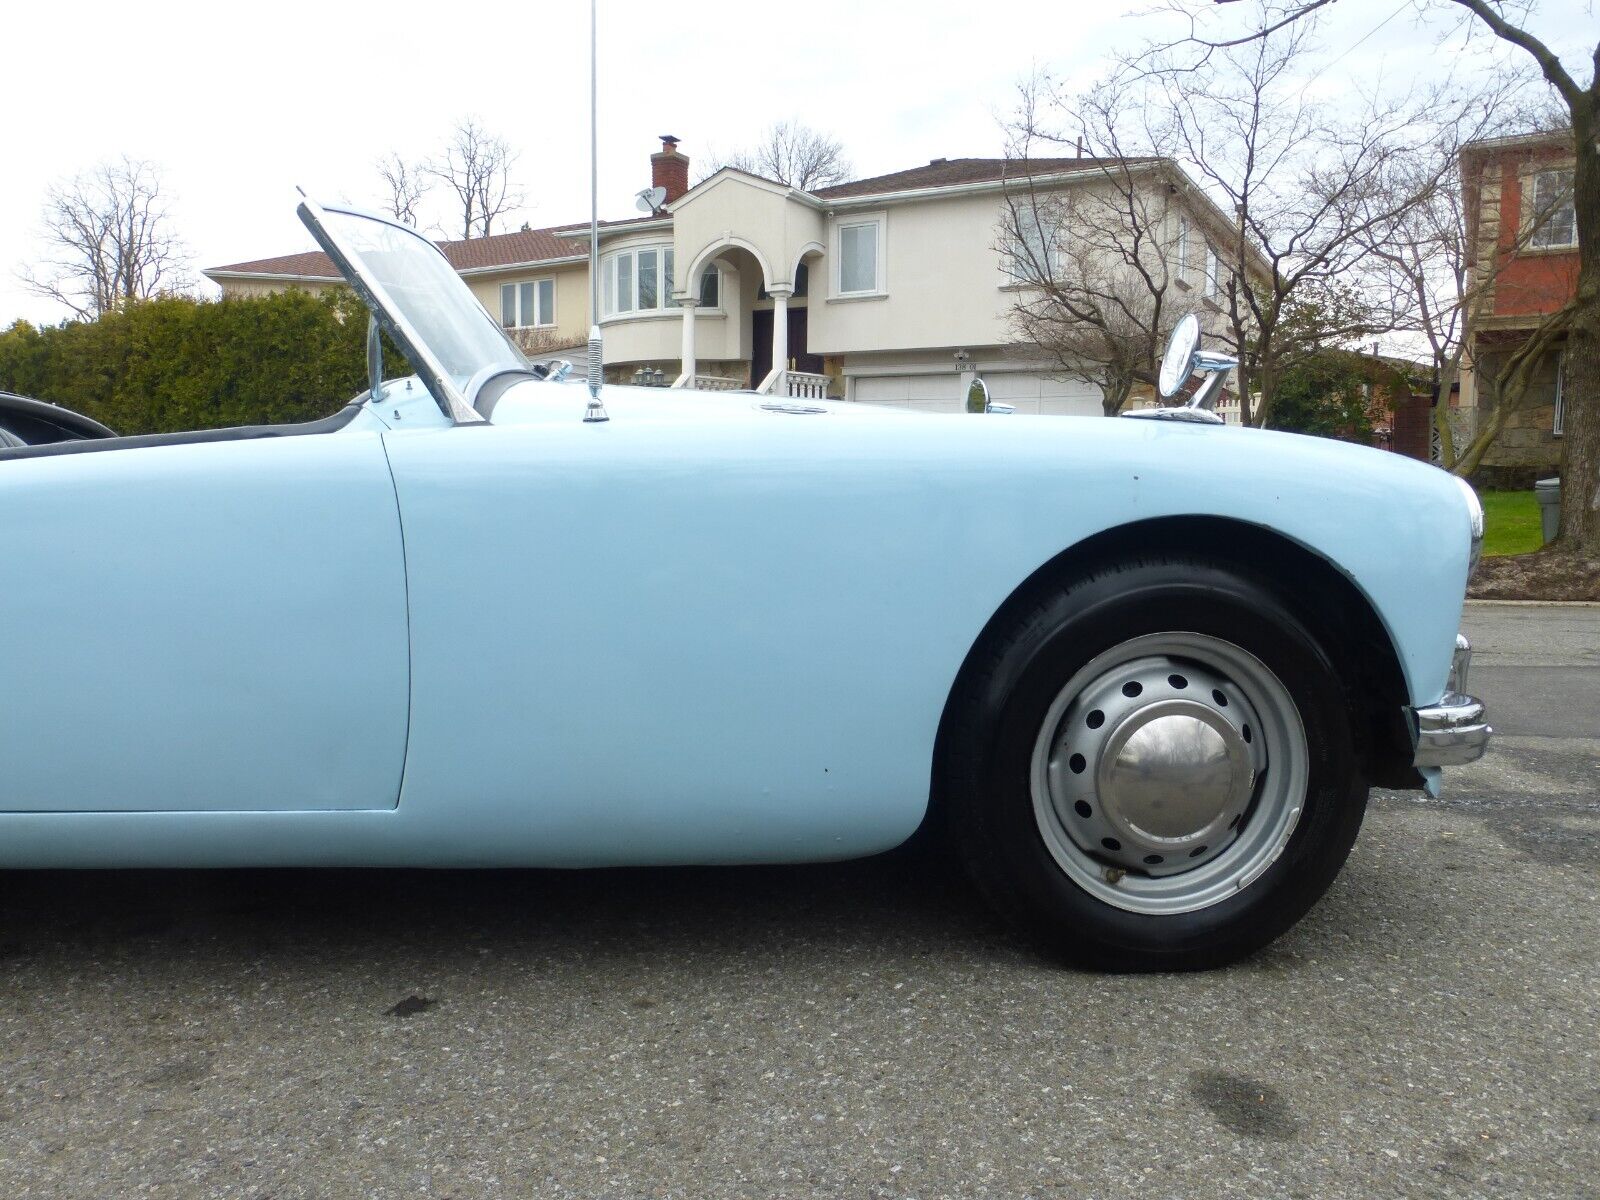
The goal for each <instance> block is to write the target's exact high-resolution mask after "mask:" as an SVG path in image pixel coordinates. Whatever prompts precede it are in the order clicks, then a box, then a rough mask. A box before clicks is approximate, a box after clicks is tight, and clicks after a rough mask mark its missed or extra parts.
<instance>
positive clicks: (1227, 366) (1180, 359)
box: [1122, 313, 1239, 425]
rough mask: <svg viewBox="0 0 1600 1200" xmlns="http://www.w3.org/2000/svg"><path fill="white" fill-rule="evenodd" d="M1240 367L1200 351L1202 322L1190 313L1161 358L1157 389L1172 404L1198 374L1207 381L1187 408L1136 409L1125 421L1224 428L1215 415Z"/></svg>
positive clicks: (1236, 362) (1222, 356) (1229, 358)
mask: <svg viewBox="0 0 1600 1200" xmlns="http://www.w3.org/2000/svg"><path fill="white" fill-rule="evenodd" d="M1238 365H1239V360H1238V359H1237V358H1234V357H1233V356H1232V355H1230V354H1216V353H1214V352H1211V351H1207V350H1202V349H1200V319H1199V318H1198V317H1196V316H1195V315H1194V314H1193V313H1186V314H1185V315H1184V317H1183V319H1182V320H1180V321H1179V322H1178V325H1177V328H1175V329H1174V330H1173V331H1172V337H1171V338H1169V339H1168V341H1167V352H1166V353H1165V354H1163V355H1162V356H1161V370H1160V372H1159V373H1158V375H1157V377H1156V386H1157V389H1158V390H1159V391H1160V392H1161V397H1162V399H1164V400H1171V399H1173V398H1174V397H1176V396H1178V395H1180V394H1181V393H1182V392H1183V385H1184V384H1186V383H1188V382H1189V377H1190V376H1191V375H1193V374H1194V373H1195V372H1196V371H1199V372H1202V373H1203V374H1204V375H1205V376H1206V380H1205V382H1204V383H1202V384H1201V385H1200V386H1199V387H1197V388H1196V389H1195V391H1194V395H1192V396H1190V397H1189V402H1188V403H1187V404H1169V405H1166V406H1164V407H1161V408H1136V409H1132V410H1130V411H1128V412H1125V413H1123V414H1122V415H1123V416H1125V417H1143V418H1145V419H1146V420H1155V421H1192V422H1195V423H1197V424H1202V425H1221V424H1222V423H1223V421H1222V418H1221V417H1219V416H1217V414H1216V413H1214V412H1212V411H1211V407H1212V405H1214V404H1215V403H1216V402H1217V397H1218V396H1220V395H1221V394H1222V387H1223V384H1224V383H1226V382H1227V379H1228V372H1229V371H1231V370H1233V368H1234V367H1237V366H1238Z"/></svg>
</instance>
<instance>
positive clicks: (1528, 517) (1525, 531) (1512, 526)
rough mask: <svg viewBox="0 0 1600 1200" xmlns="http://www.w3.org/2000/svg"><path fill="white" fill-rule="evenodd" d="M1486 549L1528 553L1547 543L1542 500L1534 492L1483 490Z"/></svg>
mask: <svg viewBox="0 0 1600 1200" xmlns="http://www.w3.org/2000/svg"><path fill="white" fill-rule="evenodd" d="M1479 499H1481V500H1482V501H1483V521H1484V530H1483V553H1484V554H1485V556H1493V555H1498V554H1526V553H1528V552H1529V551H1530V550H1537V549H1538V548H1539V547H1540V546H1542V545H1544V535H1543V533H1541V532H1540V529H1539V502H1538V501H1537V500H1536V499H1534V496H1533V493H1532V492H1481V493H1479Z"/></svg>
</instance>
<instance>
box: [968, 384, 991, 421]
mask: <svg viewBox="0 0 1600 1200" xmlns="http://www.w3.org/2000/svg"><path fill="white" fill-rule="evenodd" d="M967 411H968V412H969V413H981V412H988V411H989V385H988V384H987V383H985V382H984V381H983V380H982V379H980V378H978V376H976V375H974V376H973V377H972V382H971V383H969V384H968V385H967Z"/></svg>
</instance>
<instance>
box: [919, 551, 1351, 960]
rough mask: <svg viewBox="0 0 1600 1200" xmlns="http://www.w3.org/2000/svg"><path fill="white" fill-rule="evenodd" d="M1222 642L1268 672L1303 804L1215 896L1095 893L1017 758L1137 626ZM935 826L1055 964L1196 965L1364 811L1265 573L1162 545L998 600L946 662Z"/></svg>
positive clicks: (1301, 905) (1306, 661) (1247, 925)
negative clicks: (1062, 698) (1269, 846)
mask: <svg viewBox="0 0 1600 1200" xmlns="http://www.w3.org/2000/svg"><path fill="white" fill-rule="evenodd" d="M1180 630H1181V631H1186V632H1189V633H1196V634H1202V635H1207V636H1209V637H1212V638H1218V639H1222V640H1224V641H1226V642H1230V643H1232V644H1233V645H1236V646H1238V647H1240V648H1242V649H1244V650H1246V651H1248V652H1249V653H1250V654H1251V655H1254V656H1255V658H1256V659H1258V660H1260V662H1261V663H1262V664H1265V665H1266V666H1267V667H1268V668H1269V669H1270V670H1271V672H1272V673H1273V674H1274V675H1276V676H1277V679H1278V680H1279V681H1280V682H1281V683H1282V685H1283V687H1284V688H1285V689H1286V690H1287V692H1288V693H1289V696H1290V697H1291V698H1292V700H1293V703H1294V706H1295V707H1296V708H1297V709H1298V712H1299V716H1300V720H1301V724H1302V726H1303V729H1304V732H1305V744H1306V749H1307V756H1308V762H1307V768H1308V769H1307V772H1306V779H1307V785H1306V794H1305V796H1304V800H1303V808H1302V810H1301V814H1300V817H1299V820H1298V824H1296V825H1295V826H1294V831H1293V833H1292V834H1291V835H1289V840H1288V841H1287V843H1285V844H1284V845H1283V848H1282V852H1281V853H1280V854H1279V856H1278V858H1277V860H1276V861H1275V862H1274V863H1273V864H1272V865H1271V866H1270V867H1267V868H1266V869H1265V870H1264V871H1263V873H1261V874H1260V875H1259V876H1258V877H1257V878H1255V879H1254V880H1253V881H1251V882H1249V883H1248V884H1247V885H1245V886H1243V887H1242V888H1241V889H1240V890H1238V891H1236V892H1234V893H1233V894H1232V895H1230V896H1228V897H1227V898H1226V899H1222V900H1219V901H1217V902H1215V903H1212V904H1210V905H1209V906H1207V907H1202V908H1198V909H1196V910H1194V911H1189V912H1182V913H1176V914H1163V915H1149V914H1146V913H1139V912H1132V911H1128V910H1126V909H1124V908H1119V907H1116V906H1115V905H1113V904H1110V903H1107V902H1106V901H1104V900H1102V899H1099V898H1097V897H1096V896H1094V895H1092V894H1091V893H1090V892H1089V891H1088V890H1086V889H1085V888H1084V887H1082V886H1080V885H1079V884H1078V883H1077V882H1075V881H1074V880H1073V879H1072V878H1071V877H1070V876H1069V875H1068V874H1067V873H1066V872H1065V871H1064V870H1063V869H1062V868H1061V866H1060V865H1058V863H1057V861H1056V859H1055V858H1053V857H1052V855H1051V852H1050V850H1049V849H1048V847H1047V846H1046V843H1045V840H1044V836H1043V834H1042V833H1041V830H1040V826H1039V822H1038V820H1037V819H1036V817H1035V811H1034V803H1033V795H1032V787H1031V783H1030V779H1031V767H1030V764H1031V762H1032V758H1033V752H1034V743H1035V740H1036V739H1037V738H1038V737H1039V731H1040V729H1041V727H1042V723H1043V722H1044V720H1045V719H1046V716H1047V712H1048V710H1049V707H1050V705H1051V704H1052V702H1053V701H1054V700H1055V698H1056V696H1057V695H1058V694H1059V693H1060V691H1061V689H1062V688H1063V687H1064V686H1065V685H1066V684H1067V683H1068V681H1069V680H1070V679H1071V678H1072V677H1073V675H1074V674H1075V673H1076V672H1078V671H1079V670H1080V669H1081V668H1083V667H1084V665H1085V664H1087V663H1089V662H1090V661H1091V660H1093V659H1094V658H1095V657H1096V656H1097V655H1099V654H1101V653H1102V652H1104V651H1107V650H1110V649H1112V648H1113V647H1116V646H1118V645H1120V644H1121V643H1123V642H1126V641H1128V640H1129V639H1132V638H1134V637H1138V636H1140V635H1144V634H1160V633H1169V632H1173V631H1180ZM939 781H940V785H941V790H942V797H941V800H942V806H943V815H944V817H945V821H946V828H947V832H948V833H949V835H950V836H951V838H952V840H953V843H954V845H955V847H956V849H957V852H958V853H959V854H960V856H961V857H962V859H963V860H964V861H965V864H966V866H967V869H968V871H969V872H970V873H971V875H972V877H973V879H974V880H975V882H976V883H977V886H978V888H979V890H980V891H981V892H982V893H983V894H984V895H985V896H986V897H987V899H988V900H989V901H990V903H991V904H992V905H993V906H994V907H995V908H996V909H997V910H998V911H999V912H1000V913H1001V915H1002V916H1003V917H1005V918H1007V919H1008V920H1010V921H1011V922H1012V923H1014V924H1015V925H1016V926H1018V927H1019V928H1021V929H1022V930H1023V931H1025V932H1026V933H1027V934H1029V935H1030V936H1032V937H1033V938H1035V939H1037V940H1038V941H1040V942H1041V943H1042V944H1043V945H1044V946H1045V947H1046V948H1047V949H1048V950H1050V951H1051V952H1053V953H1055V954H1057V955H1059V956H1060V957H1062V958H1064V959H1066V960H1067V961H1069V962H1072V963H1075V964H1078V965H1082V966H1087V967H1092V968H1095V969H1100V970H1112V971H1174V970H1200V969H1206V968H1211V967H1217V966H1221V965H1223V964H1226V963H1230V962H1233V961H1235V960H1237V959H1239V958H1241V957H1243V956H1245V955H1248V954H1250V953H1252V952H1254V951H1256V950H1258V949H1259V948H1261V947H1262V946H1264V945H1266V944H1267V943H1269V942H1271V941H1272V940H1273V939H1274V938H1276V937H1278V936H1279V935H1280V934H1281V933H1283V932H1284V931H1285V930H1286V929H1288V928H1289V927H1290V926H1292V925H1293V924H1294V923H1295V922H1296V921H1298V920H1299V919H1300V918H1301V917H1302V916H1303V915H1305V913H1306V912H1307V911H1308V910H1309V909H1310V908H1311V906H1312V905H1313V904H1315V903H1316V901H1317V900H1318V899H1319V898H1320V897H1321V896H1322V895H1323V893H1324V892H1325V891H1326V890H1327V889H1328V887H1329V886H1330V885H1331V884H1332V882H1333V880H1334V877H1335V876H1336V875H1337V874H1338V872H1339V869H1340V868H1341V867H1342V866H1343V865H1344V861H1345V859H1346V857H1347V856H1348V854H1349V852H1350V848H1351V846H1352V845H1353V843H1354V842H1355V838H1356V834H1357V832H1358V831H1359V829H1360V827H1361V820H1362V815H1363V813H1364V812H1365V809H1366V797H1367V785H1366V782H1365V780H1364V779H1363V778H1362V776H1361V771H1360V768H1359V765H1358V758H1357V754H1356V749H1355V746H1354V745H1353V742H1352V733H1351V721H1350V715H1349V712H1348V710H1347V702H1346V699H1345V694H1344V689H1343V688H1342V686H1341V683H1340V680H1339V676H1338V673H1337V672H1336V670H1335V669H1334V667H1333V665H1332V663H1331V662H1330V660H1329V656H1328V654H1327V652H1326V651H1325V649H1324V648H1323V647H1322V646H1320V645H1319V644H1318V642H1317V641H1316V639H1315V638H1314V637H1313V636H1312V635H1311V633H1310V632H1309V631H1308V630H1307V629H1306V628H1305V627H1304V626H1303V625H1302V624H1301V622H1300V621H1299V620H1298V619H1297V618H1296V617H1295V616H1294V614H1293V613H1292V612H1290V611H1289V609H1288V608H1287V607H1286V606H1285V605H1284V603H1283V602H1282V600H1280V599H1279V597H1278V596H1277V595H1276V594H1275V593H1274V592H1273V590H1272V589H1271V588H1270V586H1268V584H1267V583H1266V582H1265V581H1263V580H1261V579H1258V578H1254V577H1252V576H1251V575H1250V574H1248V573H1247V572H1243V571H1240V570H1238V569H1236V568H1231V567H1229V568H1224V567H1220V566H1218V565H1216V564H1212V563H1207V562H1203V561H1198V560H1189V559H1185V558H1182V557H1176V556H1166V555H1163V556H1161V557H1159V558H1157V557H1151V558H1144V559H1137V560H1129V561H1122V562H1117V563H1113V564H1109V565H1104V566H1101V567H1099V568H1098V569H1095V570H1093V571H1092V572H1089V573H1086V574H1084V575H1082V576H1080V577H1078V578H1076V579H1075V580H1073V581H1072V582H1070V583H1069V584H1067V585H1066V586H1061V585H1059V584H1058V585H1056V586H1053V587H1044V588H1040V589H1038V590H1037V591H1035V592H1034V593H1033V594H1032V595H1031V596H1029V597H1026V598H1024V599H1022V600H1021V601H1020V602H1019V603H1017V604H1014V605H1013V606H1012V611H1011V612H1009V613H1007V614H1005V615H1004V616H1003V617H1002V618H1001V622H1000V623H999V624H998V625H997V626H996V627H994V628H992V629H991V630H990V632H989V633H988V634H987V635H986V638H985V642H984V643H983V644H982V645H981V646H980V647H979V648H978V650H977V651H976V652H975V654H974V656H973V659H972V661H970V662H969V663H968V664H967V667H966V668H965V669H964V671H963V673H962V678H961V680H960V681H959V682H958V684H957V690H956V693H955V694H954V695H953V696H952V698H951V707H950V711H949V714H948V717H947V721H946V724H945V729H944V737H943V739H942V742H941V754H940V764H939Z"/></svg>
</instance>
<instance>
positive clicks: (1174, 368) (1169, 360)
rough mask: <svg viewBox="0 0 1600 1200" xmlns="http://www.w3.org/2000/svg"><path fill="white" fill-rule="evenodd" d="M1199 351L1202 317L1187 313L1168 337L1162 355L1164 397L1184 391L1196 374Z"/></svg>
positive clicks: (1162, 393)
mask: <svg viewBox="0 0 1600 1200" xmlns="http://www.w3.org/2000/svg"><path fill="white" fill-rule="evenodd" d="M1199 353H1200V318H1199V317H1197V316H1195V315H1194V314H1193V313H1187V314H1185V316H1184V318H1183V319H1182V320H1181V321H1179V322H1178V324H1177V325H1176V326H1175V327H1174V328H1173V330H1172V336H1171V337H1170V338H1168V339H1167V352H1166V353H1165V354H1163V355H1162V356H1161V375H1160V378H1159V383H1160V387H1161V396H1162V399H1164V400H1170V399H1172V398H1173V397H1174V396H1176V395H1177V394H1178V393H1179V392H1181V391H1183V385H1184V384H1186V383H1188V382H1189V376H1191V375H1193V374H1194V360H1195V357H1196V356H1197V355H1198V354H1199Z"/></svg>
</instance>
